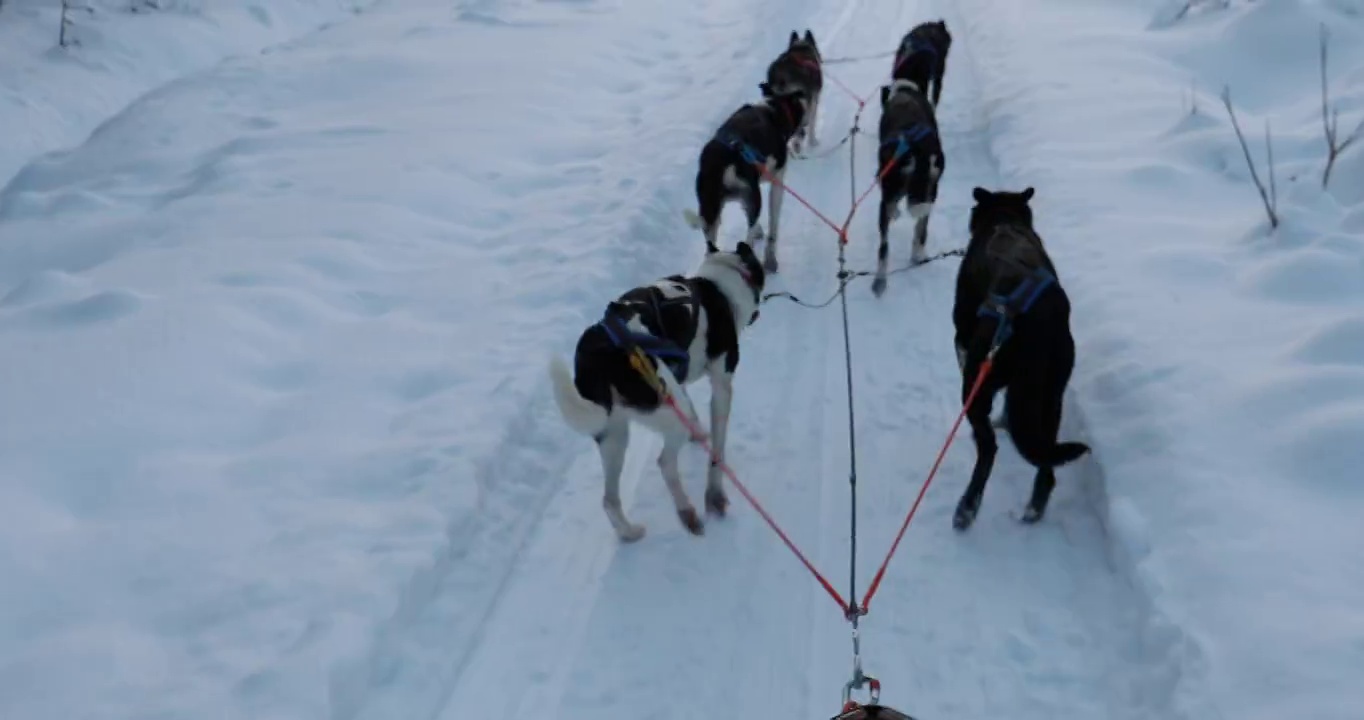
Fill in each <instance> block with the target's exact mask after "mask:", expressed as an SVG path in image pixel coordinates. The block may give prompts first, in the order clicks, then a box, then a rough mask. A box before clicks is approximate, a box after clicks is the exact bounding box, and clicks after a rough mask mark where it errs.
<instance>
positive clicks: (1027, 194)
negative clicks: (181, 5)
mask: <svg viewBox="0 0 1364 720" xmlns="http://www.w3.org/2000/svg"><path fill="white" fill-rule="evenodd" d="M1034 194H1036V191H1035V190H1033V188H1032V186H1031V185H1029V186H1028V188H1027V189H1026V190H1024V191H1023V192H1021V193H1019V197H1022V198H1023V202H1027V201H1029V200H1031V199H1032V196H1033V195H1034Z"/></svg>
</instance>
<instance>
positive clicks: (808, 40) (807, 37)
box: [805, 28, 815, 45]
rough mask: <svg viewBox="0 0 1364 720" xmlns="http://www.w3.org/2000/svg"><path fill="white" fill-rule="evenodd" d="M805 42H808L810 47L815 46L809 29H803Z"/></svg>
mask: <svg viewBox="0 0 1364 720" xmlns="http://www.w3.org/2000/svg"><path fill="white" fill-rule="evenodd" d="M805 42H808V43H810V44H811V45H814V44H815V34H814V33H812V32H810V28H805Z"/></svg>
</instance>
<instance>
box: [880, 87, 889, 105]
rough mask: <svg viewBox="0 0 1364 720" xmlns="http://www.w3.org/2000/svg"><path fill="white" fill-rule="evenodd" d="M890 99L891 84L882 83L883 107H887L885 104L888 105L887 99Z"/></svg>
mask: <svg viewBox="0 0 1364 720" xmlns="http://www.w3.org/2000/svg"><path fill="white" fill-rule="evenodd" d="M889 99H890V86H889V85H882V86H881V107H885V106H886V101H887V100H889Z"/></svg>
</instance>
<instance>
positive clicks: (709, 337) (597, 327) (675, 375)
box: [549, 242, 766, 542]
mask: <svg viewBox="0 0 1364 720" xmlns="http://www.w3.org/2000/svg"><path fill="white" fill-rule="evenodd" d="M765 280H766V276H765V275H764V274H763V268H762V265H761V264H759V262H758V257H757V256H756V255H755V254H754V253H753V248H752V247H750V246H749V245H748V244H747V243H743V242H741V243H739V246H738V250H737V251H736V252H723V253H721V252H717V253H711V254H708V255H706V257H705V259H704V260H702V262H701V267H700V268H699V269H698V270H697V271H696V274H695V275H694V276H692V277H683V276H681V275H672V276H669V277H667V278H664V279H662V280H659V281H658V282H656V283H654V284H653V285H646V286H643V287H637V288H635V289H633V290H630V291H629V292H627V293H625V294H624V295H622V296H620V297H619V298H618V299H617V300H615V301H614V302H612V303H610V304H609V305H608V306H607V308H606V313H605V317H603V319H602V320H601V321H600V322H598V323H596V324H594V325H592V326H591V327H589V328H587V329H586V330H584V331H583V334H582V335H581V336H580V337H579V338H578V346H577V349H576V351H575V353H574V358H573V366H574V367H573V369H572V371H570V369H569V367H568V364H567V363H566V362H564V360H563V359H562V358H560V357H555V358H554V359H553V360H552V361H551V362H550V367H549V374H550V379H551V381H552V382H553V386H554V399H555V402H556V403H557V404H558V406H559V412H560V413H562V414H563V416H564V420H565V421H566V422H567V423H568V425H569V427H571V428H572V429H573V430H575V431H577V432H580V433H582V434H584V435H589V436H591V437H592V439H593V440H595V441H596V443H597V450H598V451H599V452H600V453H601V463H602V471H603V472H604V474H605V476H606V490H605V493H604V494H603V497H602V506H603V507H604V508H605V509H606V517H607V518H608V519H609V520H610V521H611V526H612V527H613V528H614V529H615V531H616V534H617V535H618V536H619V537H620V539H621V540H623V541H625V542H634V541H636V540H638V539H640V538H642V537H644V527H643V526H642V525H636V524H634V523H631V522H630V521H629V519H627V518H626V516H625V512H624V510H623V509H622V508H621V503H620V473H621V468H622V465H623V464H624V462H625V450H626V447H627V446H628V445H629V443H630V425H631V422H632V421H635V420H637V421H639V422H641V423H643V424H644V425H645V426H646V427H649V428H651V429H653V430H654V431H656V432H658V433H659V434H660V435H662V436H663V451H662V452H661V453H660V454H659V456H658V468H659V470H661V471H662V473H663V481H664V483H665V484H666V485H667V486H668V492H669V493H670V494H671V495H672V498H673V503H674V505H676V507H677V516H678V518H679V519H681V521H682V524H683V525H684V526H686V528H687V529H688V530H690V531H691V532H692V533H693V534H696V535H700V534H701V533H702V531H703V527H702V523H701V519H700V517H698V516H697V514H696V509H695V508H694V507H692V504H691V501H690V500H689V499H688V498H687V493H686V491H685V490H683V488H682V477H681V475H680V473H679V470H678V466H677V458H678V453H679V452H680V451H681V449H682V447H683V446H684V445H686V443H687V442H688V441H689V440H699V439H702V438H704V437H705V436H704V434H702V435H700V436H693V435H692V431H691V430H690V429H689V428H688V427H687V425H686V424H684V423H683V422H682V420H681V419H680V418H678V416H677V413H676V411H674V410H673V408H671V407H669V406H667V405H666V404H665V403H664V400H663V398H662V397H660V395H659V392H658V391H657V390H656V389H655V387H654V385H652V384H651V383H650V382H649V381H648V380H646V379H645V377H644V376H643V375H641V374H640V372H639V371H638V370H636V369H635V368H634V367H633V366H632V365H631V362H630V359H631V356H632V353H633V352H634V351H635V350H636V349H638V350H641V351H643V353H644V355H645V357H646V358H647V362H648V363H649V364H650V365H651V366H652V369H653V371H654V372H656V373H657V374H658V377H659V379H660V380H661V381H662V382H663V384H664V385H665V386H666V388H667V391H668V394H669V395H671V396H672V397H673V398H674V399H675V400H676V402H677V406H678V408H680V409H681V410H682V412H683V413H685V414H686V416H687V417H688V419H689V421H690V423H691V425H692V427H693V428H696V429H697V431H698V432H702V433H704V431H702V430H701V427H702V425H701V422H700V419H699V418H698V417H697V414H696V408H695V407H694V406H693V405H692V402H691V398H690V397H688V395H687V391H686V386H687V385H690V384H691V383H694V382H696V381H697V380H699V379H701V377H702V376H705V377H709V378H710V386H711V401H710V440H711V448H712V450H713V451H714V452H715V456H714V459H712V462H711V465H710V471H709V473H708V474H707V476H706V509H707V510H708V511H710V512H713V513H715V514H717V515H724V513H725V509H726V508H727V507H728V505H729V500H728V498H727V497H726V496H725V490H724V487H723V486H722V485H721V479H722V478H721V474H720V469H719V467H718V466H717V464H716V460H719V461H723V460H724V453H725V434H726V430H727V428H728V423H729V409H730V401H731V399H732V397H733V391H734V386H733V382H734V371H735V368H737V367H738V365H739V335H740V333H742V332H743V330H744V328H746V327H748V326H749V325H751V324H752V323H753V321H755V320H757V318H758V304H759V302H760V300H761V296H762V289H763V285H764V282H765Z"/></svg>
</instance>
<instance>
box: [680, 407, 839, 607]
mask: <svg viewBox="0 0 1364 720" xmlns="http://www.w3.org/2000/svg"><path fill="white" fill-rule="evenodd" d="M667 403H668V407H670V408H672V409H673V412H675V413H677V419H678V420H681V421H682V425H683V426H685V427H686V428H687V430H688V431H689V432H691V434H692V436H693V437H698V436H700V435H701V429H700V428H698V427H696V425H695V424H694V423H692V421H691V419H690V418H688V417H687V414H686V413H684V412H682V408H680V407H678V406H677V400H676V399H675V398H673V397H672V396H671V395H669V396H667ZM699 442H700V443H701V447H703V448H705V449H706V454H707V455H709V456H710V459H711V462H713V463H715V466H716V467H718V468H720V472H723V473H724V474H725V477H728V478H729V481H730V482H732V483H734V487H736V488H738V489H739V493H740V494H741V495H743V496H744V499H745V500H747V501H748V504H749V505H752V506H753V509H754V510H757V511H758V514H759V515H761V516H762V519H763V520H766V521H767V526H768V527H770V528H772V530H773V531H775V532H776V533H777V537H780V538H781V541H782V542H784V543H786V547H788V548H790V550H791V552H792V553H795V556H796V558H797V559H798V560H800V562H801V564H802V565H804V566H805V569H806V570H809V571H810V574H811V575H814V576H815V580H818V581H819V584H820V585H822V586H823V587H824V590H825V592H827V593H829V597H831V598H833V599H834V602H836V603H838V607H839V609H840V610H843V611H844V612H847V610H848V602H847V601H846V600H844V599H843V596H842V595H839V594H838V591H837V590H835V589H834V586H833V583H830V582H829V580H828V579H827V578H825V577H824V575H822V574H821V573H820V572H819V570H817V569H816V568H815V565H814V563H812V562H810V560H809V558H807V557H805V553H803V552H801V551H800V548H798V547H796V544H795V543H794V542H792V541H791V538H790V537H788V536H787V535H786V533H785V532H784V531H783V530H782V529H781V526H780V525H778V524H777V521H776V520H773V519H772V516H771V515H768V514H767V510H765V509H764V508H763V506H762V503H760V502H758V499H757V498H755V497H753V493H750V492H749V491H748V488H747V487H745V486H744V484H743V483H742V482H740V481H739V476H738V475H735V474H734V470H733V469H731V468H730V467H729V465H728V464H727V463H725V462H724V461H723V460H720V459H719V458H717V457H716V456H715V450H714V449H712V448H711V446H710V443H709V442H707V441H705V440H701V441H699Z"/></svg>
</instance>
